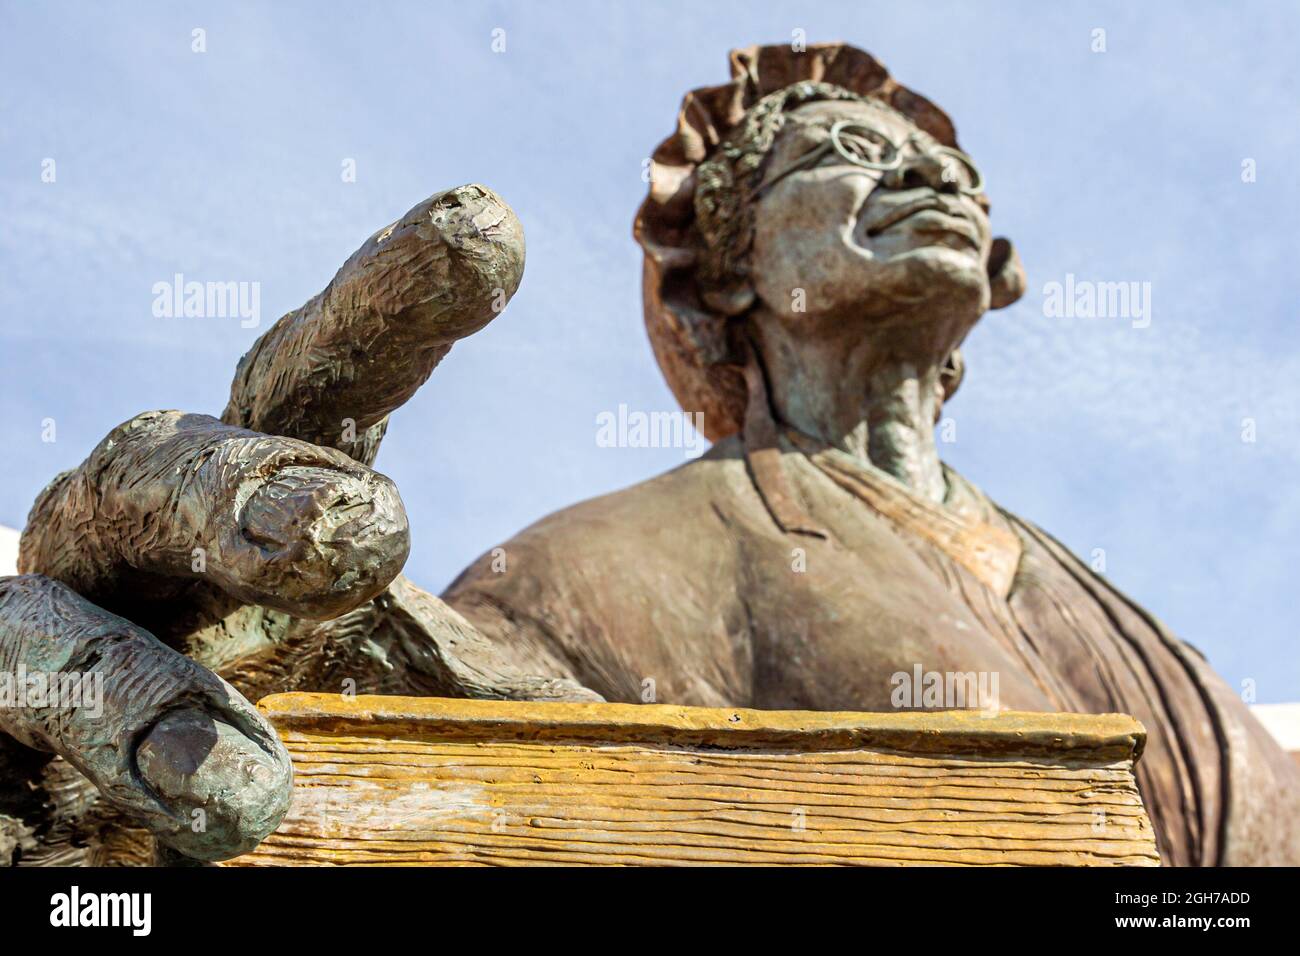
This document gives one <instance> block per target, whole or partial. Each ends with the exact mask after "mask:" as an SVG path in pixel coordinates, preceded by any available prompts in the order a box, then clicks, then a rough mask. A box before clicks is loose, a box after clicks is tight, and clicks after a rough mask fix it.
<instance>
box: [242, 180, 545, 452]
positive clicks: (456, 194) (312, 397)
mask: <svg viewBox="0 0 1300 956" xmlns="http://www.w3.org/2000/svg"><path fill="white" fill-rule="evenodd" d="M523 271H524V233H523V227H522V226H521V225H520V223H519V220H518V218H517V217H516V216H515V214H514V212H513V211H512V210H511V209H510V207H509V206H507V205H506V204H505V202H504V201H503V200H502V199H501V197H499V196H497V195H496V194H495V193H494V192H492V191H491V190H490V189H487V188H486V187H484V186H478V185H469V186H460V187H457V188H456V189H449V190H447V191H446V192H443V193H439V194H437V195H435V196H431V197H430V198H428V199H426V200H425V201H424V202H422V203H420V204H419V205H417V206H416V207H415V208H413V209H411V210H410V211H409V212H408V213H407V214H406V215H404V216H403V217H402V218H401V219H399V220H398V221H397V222H395V223H393V224H392V225H390V226H388V227H387V228H385V229H381V230H380V231H379V232H377V233H375V234H374V235H373V236H371V237H370V238H369V239H368V240H366V242H365V243H364V244H363V245H362V246H361V248H360V249H358V250H357V251H356V252H355V253H354V254H353V255H352V257H351V258H350V259H348V261H347V262H345V263H344V264H343V267H342V268H341V269H339V271H338V274H337V275H335V276H334V279H333V280H332V281H331V282H330V284H329V285H328V286H327V287H326V288H325V291H324V292H322V293H320V295H318V296H316V297H315V298H314V299H312V300H311V301H310V302H308V303H307V304H306V305H304V306H303V307H302V308H300V309H298V310H297V311H295V312H290V313H289V314H288V315H286V316H284V317H283V318H282V319H280V321H279V322H277V323H276V324H275V325H274V326H273V327H272V328H271V329H270V330H269V331H268V332H267V333H266V334H265V335H263V336H262V337H261V338H260V339H258V340H257V342H256V343H255V344H254V345H253V348H252V349H251V350H250V351H249V353H248V354H247V355H245V356H244V357H243V359H241V360H240V363H239V369H238V371H237V372H236V374H235V380H234V383H233V384H232V385H231V388H230V403H229V404H228V405H227V406H226V410H225V413H224V414H223V415H222V421H224V422H226V423H227V424H230V425H238V426H241V427H244V428H251V429H253V430H254V431H259V432H264V433H267V434H272V435H287V436H290V437H293V438H300V439H302V440H304V441H309V442H312V443H314V444H317V445H325V446H328V447H331V448H338V449H341V450H343V451H346V452H348V453H349V454H351V455H352V456H353V457H354V458H357V459H358V460H359V461H364V462H366V463H369V462H371V461H373V460H374V453H375V451H376V450H377V449H378V443H379V439H380V437H382V434H383V428H384V423H385V420H386V417H387V415H388V414H389V412H391V411H393V410H394V409H395V408H397V407H398V406H400V405H401V404H402V403H403V402H405V401H406V400H407V399H409V398H410V397H411V396H412V395H413V394H415V391H416V389H418V388H419V387H420V386H421V385H422V384H423V383H424V381H425V379H427V378H428V377H429V374H430V373H431V372H432V371H433V369H434V367H435V366H436V365H437V364H438V362H440V361H441V360H442V357H443V356H444V355H446V354H447V352H448V351H449V350H450V349H451V345H452V343H453V342H455V341H456V340H457V339H462V338H464V337H465V336H467V335H470V334H472V333H474V332H477V331H478V330H479V329H481V328H482V327H483V326H485V325H487V324H488V322H490V321H491V320H492V319H493V318H494V317H495V316H496V315H498V314H499V313H500V312H501V310H502V309H503V308H504V307H505V304H506V302H508V301H509V299H510V297H511V296H512V295H514V293H515V290H516V289H517V288H518V287H519V282H520V279H521V278H522V277H523Z"/></svg>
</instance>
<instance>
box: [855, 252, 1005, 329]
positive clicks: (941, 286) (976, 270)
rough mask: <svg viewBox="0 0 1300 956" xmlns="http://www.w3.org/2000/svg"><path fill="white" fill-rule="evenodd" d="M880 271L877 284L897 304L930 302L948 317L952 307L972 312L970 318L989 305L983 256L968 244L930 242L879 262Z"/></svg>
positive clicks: (987, 282) (911, 304) (909, 304)
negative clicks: (880, 264)
mask: <svg viewBox="0 0 1300 956" xmlns="http://www.w3.org/2000/svg"><path fill="white" fill-rule="evenodd" d="M954 245H955V244H954ZM881 273H882V275H881V276H880V279H881V280H882V281H881V283H880V287H881V288H882V291H885V290H887V297H888V298H889V299H891V300H892V301H893V302H894V304H895V305H896V306H922V305H924V304H926V303H933V304H934V306H935V308H937V309H942V310H943V311H944V312H945V313H948V315H947V317H951V313H952V312H953V311H954V310H959V311H963V312H971V313H973V314H972V317H971V318H972V321H973V320H974V319H975V318H978V317H979V316H980V315H982V314H983V313H984V312H985V311H987V310H988V307H989V301H990V291H989V280H988V273H987V272H986V270H985V266H984V261H983V257H982V256H981V255H980V253H979V252H978V251H977V250H975V249H972V248H970V247H969V246H967V245H960V246H959V247H957V248H953V247H952V246H951V245H948V244H930V245H926V246H921V247H919V248H916V249H912V250H909V251H907V252H902V253H898V254H896V255H894V256H891V257H890V258H889V259H888V260H887V261H886V262H884V263H883V264H882V268H881Z"/></svg>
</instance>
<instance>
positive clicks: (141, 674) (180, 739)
mask: <svg viewBox="0 0 1300 956" xmlns="http://www.w3.org/2000/svg"><path fill="white" fill-rule="evenodd" d="M5 678H7V680H8V683H9V691H10V696H11V700H10V701H9V702H8V703H9V706H5V707H0V730H4V731H5V732H7V733H9V734H10V735H12V736H13V737H15V738H17V739H18V740H19V741H21V742H22V743H24V744H26V745H27V746H29V747H34V748H37V749H40V750H45V751H51V752H54V753H57V754H59V755H61V756H62V757H63V758H64V759H65V760H67V761H68V762H69V763H71V764H72V765H73V766H74V767H76V768H77V769H78V770H80V771H81V772H82V773H83V774H85V775H86V776H87V777H88V778H90V780H91V781H92V782H93V783H94V784H95V785H96V786H97V787H98V788H99V790H100V792H101V793H103V795H104V796H105V797H106V798H107V799H108V800H109V801H110V802H111V803H112V804H113V805H114V806H115V807H117V808H118V809H119V810H121V811H122V812H123V813H126V814H127V815H128V816H129V817H131V818H132V819H133V820H134V821H136V822H138V823H140V824H141V825H143V826H145V827H147V828H148V829H149V830H150V831H152V832H153V833H154V834H155V835H156V836H157V837H158V838H159V839H160V840H161V841H163V842H164V843H165V844H167V845H168V846H170V847H172V848H174V849H175V850H177V851H179V852H180V853H183V854H185V855H186V856H190V857H194V858H196V859H201V860H222V859H227V858H229V857H232V856H236V855H238V854H240V853H244V852H247V851H248V850H250V849H252V848H253V847H254V846H256V845H257V844H258V843H259V842H261V840H262V839H264V838H265V837H266V836H267V835H268V834H269V833H271V832H272V831H273V830H274V829H275V828H276V827H277V826H278V825H279V823H280V820H281V818H282V817H283V816H284V813H285V811H286V810H287V809H288V805H289V794H290V788H291V786H292V769H291V766H290V762H289V755H288V753H287V752H286V751H285V749H284V747H283V745H282V744H281V743H280V741H279V738H278V737H277V736H276V734H275V732H274V730H273V729H272V728H271V727H270V725H269V724H267V722H266V721H265V720H264V719H263V718H262V717H261V715H260V714H258V712H257V710H256V709H255V708H254V707H253V706H252V705H251V704H249V702H248V701H246V700H245V699H244V698H243V697H241V696H240V695H239V693H238V692H237V691H236V690H235V689H234V688H233V687H231V686H230V685H229V684H227V683H226V682H225V681H223V680H221V678H219V677H217V676H216V675H215V674H213V673H211V672H209V671H207V670H204V669H203V668H202V667H200V666H199V665H197V664H195V663H194V662H193V661H191V660H189V659H188V658H186V657H184V656H182V655H180V654H178V653H177V652H175V651H173V650H171V649H169V648H167V647H165V646H164V645H163V644H162V643H161V642H159V641H158V640H157V639H156V638H155V637H153V635H151V634H149V633H148V632H147V631H144V630H142V629H140V628H138V627H136V626H135V625H133V624H131V623H130V622H129V621H126V620H124V619H123V618H120V617H116V616H114V615H112V614H109V613H107V612H106V611H104V610H102V609H100V608H98V607H96V606H95V605H93V604H91V603H90V602H89V601H86V600H85V599H83V598H82V597H80V596H79V595H77V594H76V593H74V592H73V591H72V590H70V589H69V588H67V587H66V586H64V585H62V584H60V583H59V582H57V581H53V580H51V579H49V578H45V577H42V576H40V575H23V576H19V577H8V578H0V679H5Z"/></svg>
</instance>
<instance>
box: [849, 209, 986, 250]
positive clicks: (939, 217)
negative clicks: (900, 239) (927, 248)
mask: <svg viewBox="0 0 1300 956" xmlns="http://www.w3.org/2000/svg"><path fill="white" fill-rule="evenodd" d="M924 213H933V215H928V216H925V217H924V218H925V220H926V221H925V222H924V223H917V225H918V226H921V227H928V228H919V229H918V231H929V232H944V233H950V234H953V235H957V236H960V237H961V238H963V239H965V240H967V241H969V242H970V243H971V244H972V245H973V246H975V247H976V248H978V247H979V244H980V237H979V231H978V230H977V229H976V228H975V224H974V223H972V222H971V221H970V219H969V218H967V217H966V215H965V214H964V213H962V212H961V211H960V210H958V209H953V208H952V207H951V206H949V205H948V204H947V203H945V202H944V201H943V200H942V199H940V198H939V197H938V196H927V197H925V198H923V199H917V200H914V201H912V202H909V203H904V204H902V205H899V206H894V207H893V208H889V209H885V210H884V211H883V212H881V213H879V214H877V215H876V216H875V217H874V218H873V219H872V220H871V221H870V222H868V223H867V227H866V233H867V235H868V236H873V237H874V236H878V235H880V233H882V232H884V231H885V230H886V229H889V228H891V227H893V226H896V225H898V224H899V223H900V222H903V221H905V220H909V219H912V218H913V217H916V216H920V215H922V214H924Z"/></svg>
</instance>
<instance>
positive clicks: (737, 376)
mask: <svg viewBox="0 0 1300 956" xmlns="http://www.w3.org/2000/svg"><path fill="white" fill-rule="evenodd" d="M730 62H731V82H729V83H726V84H724V85H722V86H712V87H705V88H702V89H698V90H693V91H691V92H690V93H687V94H686V96H685V98H684V99H683V100H682V106H681V109H680V111H679V112H678V115H677V130H676V131H675V132H674V133H673V134H672V135H671V136H669V137H668V138H667V139H666V140H664V141H663V142H662V143H660V144H659V147H658V148H657V149H656V150H655V151H654V155H653V157H652V166H651V178H650V194H649V196H647V197H646V200H645V201H644V202H643V203H642V204H641V208H640V210H639V211H638V212H637V217H636V223H635V226H634V227H633V234H634V235H635V236H636V239H637V241H638V242H639V243H640V244H641V246H642V248H643V249H644V250H645V265H644V272H643V280H642V285H643V294H644V303H645V321H646V330H647V332H648V333H649V336H650V343H651V345H652V347H653V348H654V354H655V359H656V360H657V361H658V363H659V367H660V369H661V370H662V371H663V373H664V377H665V378H666V379H667V380H668V386H669V388H671V389H672V391H673V394H674V395H675V396H676V397H677V401H678V403H679V404H680V405H681V406H682V408H684V409H686V410H687V411H690V412H702V413H703V415H704V433H705V435H706V436H707V437H708V438H709V439H710V440H711V441H719V440H721V439H723V438H726V437H727V436H728V435H732V434H735V433H737V432H739V431H741V430H742V428H743V427H744V424H745V419H746V408H747V405H748V403H749V401H750V397H751V393H752V387H749V386H747V385H746V376H745V362H746V359H747V356H746V355H745V354H743V353H744V351H745V350H743V349H741V350H739V351H740V352H741V353H742V354H737V351H738V350H736V349H735V348H734V346H733V344H732V342H731V340H730V338H729V335H728V329H727V319H726V316H724V315H722V314H720V313H719V312H717V311H714V310H712V309H710V308H709V307H708V306H706V305H705V304H704V301H703V299H702V297H701V294H702V293H701V289H700V288H699V277H698V266H699V264H700V254H701V252H702V251H703V245H702V240H701V238H700V235H699V230H698V228H697V226H696V222H695V189H696V184H697V177H696V169H697V167H698V166H699V165H700V164H701V163H702V162H704V161H705V160H706V159H708V158H709V157H710V156H711V154H713V152H714V150H715V148H716V147H717V146H718V145H719V144H721V143H722V142H723V141H724V140H725V139H726V138H727V137H728V135H730V134H731V133H732V132H733V131H734V130H735V129H736V128H737V127H738V126H740V125H741V122H742V121H743V120H744V118H745V114H746V112H747V111H748V110H749V109H750V108H751V107H753V106H754V105H755V104H756V103H757V102H758V101H759V100H761V99H762V98H763V97H765V96H768V95H769V94H772V93H775V92H778V91H780V90H782V89H785V88H786V87H789V86H793V85H795V84H798V83H823V84H830V85H832V86H835V87H840V88H842V89H843V90H846V91H848V92H849V93H851V94H854V95H855V96H858V97H861V98H863V99H868V100H875V101H878V102H881V103H883V104H885V105H887V106H890V107H892V108H893V109H895V110H897V111H898V112H900V113H902V114H903V115H904V116H906V117H907V118H908V119H910V120H911V121H912V122H913V123H915V124H916V126H917V127H918V128H920V129H922V130H924V131H925V132H927V133H929V134H930V135H931V136H933V137H934V138H935V139H936V140H937V141H938V142H940V143H942V144H943V145H945V146H951V147H953V148H957V134H956V130H955V129H954V128H953V124H952V120H950V119H949V118H948V116H947V114H946V113H944V112H943V110H941V109H939V107H937V106H935V105H934V104H933V103H931V102H930V101H929V100H927V99H926V98H925V97H923V96H921V95H920V94H918V93H914V92H913V91H912V90H909V89H908V88H907V87H905V86H903V85H901V84H900V83H898V82H897V81H896V80H894V79H893V78H892V77H891V76H890V75H889V71H888V70H886V69H885V67H884V66H882V65H881V64H880V62H879V61H878V60H876V59H875V57H873V56H871V55H870V54H868V53H865V52H863V51H862V50H859V49H857V48H856V47H852V46H849V45H847V44H843V43H822V44H814V45H812V46H809V47H807V49H806V50H803V51H796V50H794V49H793V48H792V46H791V45H790V44H778V45H772V46H751V47H746V48H745V49H742V50H733V51H731V54H730ZM750 379H751V383H752V380H753V376H752V375H751V376H750ZM751 418H752V416H751Z"/></svg>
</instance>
